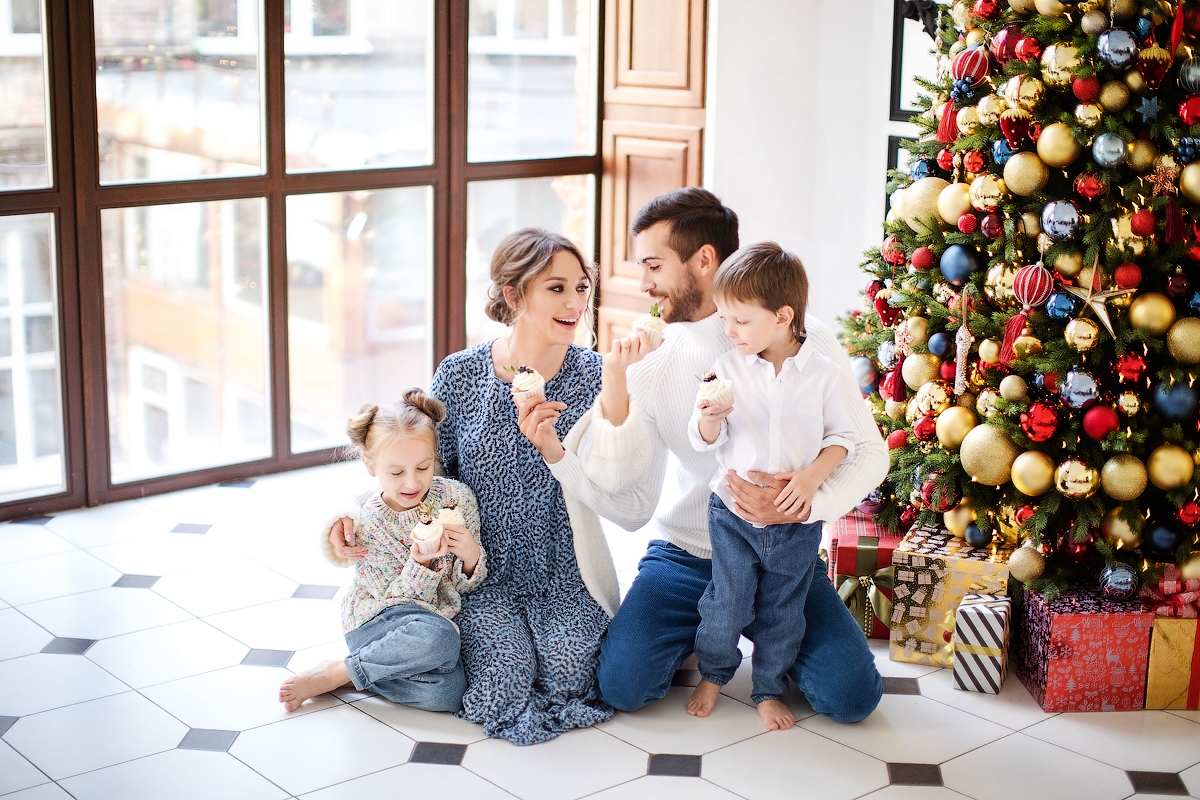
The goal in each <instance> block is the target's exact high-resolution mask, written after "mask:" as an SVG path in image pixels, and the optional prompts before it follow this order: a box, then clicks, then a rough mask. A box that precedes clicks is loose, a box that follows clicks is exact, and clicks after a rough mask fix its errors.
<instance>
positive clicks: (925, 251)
mask: <svg viewBox="0 0 1200 800" xmlns="http://www.w3.org/2000/svg"><path fill="white" fill-rule="evenodd" d="M935 263H937V259H936V258H935V257H934V255H933V251H932V250H930V249H929V248H928V247H918V248H917V249H916V250H913V254H912V265H913V269H919V270H926V269H933V265H934V264H935Z"/></svg>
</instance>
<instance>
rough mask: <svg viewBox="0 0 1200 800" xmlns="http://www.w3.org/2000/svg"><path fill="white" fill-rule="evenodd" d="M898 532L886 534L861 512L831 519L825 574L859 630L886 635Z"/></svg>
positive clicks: (877, 636) (880, 636) (870, 635)
mask: <svg viewBox="0 0 1200 800" xmlns="http://www.w3.org/2000/svg"><path fill="white" fill-rule="evenodd" d="M899 544H900V537H899V536H888V535H886V533H885V532H884V530H883V529H882V528H879V527H878V526H876V525H875V523H874V522H872V521H871V518H870V517H869V516H867V515H865V514H863V513H861V512H858V511H856V512H853V513H851V514H848V515H847V516H845V517H842V518H841V519H839V520H837V521H836V522H834V523H833V538H832V540H831V543H830V553H831V558H830V563H829V577H830V580H832V581H833V585H834V587H835V588H836V589H837V590H838V594H839V595H841V598H842V601H843V602H845V604H846V607H847V608H849V609H850V613H851V614H852V615H853V616H854V619H855V620H857V621H858V625H859V627H860V628H862V631H863V633H864V634H866V636H867V637H868V638H870V639H886V638H888V634H889V629H888V623H889V621H890V620H891V618H892V552H893V551H894V550H895V549H896V546H897V545H899Z"/></svg>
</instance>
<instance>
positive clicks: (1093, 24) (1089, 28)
mask: <svg viewBox="0 0 1200 800" xmlns="http://www.w3.org/2000/svg"><path fill="white" fill-rule="evenodd" d="M1079 26H1080V27H1081V28H1083V32H1084V33H1086V34H1087V35H1088V36H1099V35H1100V34H1102V33H1104V32H1105V31H1106V30H1108V27H1109V25H1108V17H1107V16H1106V15H1105V13H1104V12H1103V11H1099V10H1096V9H1093V10H1091V11H1089V12H1087V13H1086V14H1084V15H1083V19H1081V20H1080V21H1079Z"/></svg>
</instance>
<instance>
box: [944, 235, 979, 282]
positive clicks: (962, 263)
mask: <svg viewBox="0 0 1200 800" xmlns="http://www.w3.org/2000/svg"><path fill="white" fill-rule="evenodd" d="M938 267H939V268H940V269H941V270H942V276H943V277H944V278H945V279H946V281H947V282H949V283H951V284H953V285H955V286H965V285H966V283H967V281H969V280H971V273H973V272H975V271H976V270H978V269H979V251H977V250H975V249H973V248H970V247H965V246H963V245H961V244H952V245H950V246H949V247H947V248H946V250H945V252H943V253H942V259H941V261H940V262H938Z"/></svg>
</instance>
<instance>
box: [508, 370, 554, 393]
mask: <svg viewBox="0 0 1200 800" xmlns="http://www.w3.org/2000/svg"><path fill="white" fill-rule="evenodd" d="M512 372H513V373H514V374H513V382H512V389H511V390H510V391H511V392H512V396H513V400H529V399H531V398H536V399H539V400H545V399H546V380H545V379H544V378H543V377H542V376H541V374H540V373H538V371H537V370H536V369H534V368H533V367H527V366H525V365H524V364H522V365H521V366H519V367H517V368H516V369H514V370H512Z"/></svg>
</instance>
